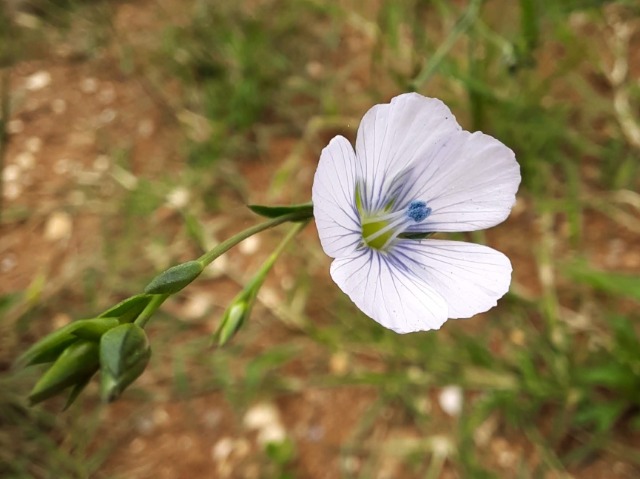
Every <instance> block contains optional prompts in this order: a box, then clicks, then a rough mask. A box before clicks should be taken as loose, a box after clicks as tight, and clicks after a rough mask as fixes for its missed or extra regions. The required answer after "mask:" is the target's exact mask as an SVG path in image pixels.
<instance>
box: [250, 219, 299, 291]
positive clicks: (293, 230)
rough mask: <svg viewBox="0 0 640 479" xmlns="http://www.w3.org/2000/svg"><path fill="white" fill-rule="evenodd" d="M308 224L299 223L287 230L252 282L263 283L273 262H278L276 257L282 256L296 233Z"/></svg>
mask: <svg viewBox="0 0 640 479" xmlns="http://www.w3.org/2000/svg"><path fill="white" fill-rule="evenodd" d="M308 224H309V221H301V222H299V223H296V225H295V226H294V227H293V228H291V229H290V230H289V232H288V233H287V235H286V236H285V237H284V238H283V239H282V241H281V242H280V244H279V245H278V246H277V247H276V249H275V250H273V252H272V253H271V254H270V255H269V257H268V258H267V259H266V260H265V262H264V263H263V264H262V266H260V270H259V271H258V273H257V274H256V276H255V278H254V280H253V281H254V282H255V281H256V280H257V281H259V282H260V283H262V282H263V281H264V279H265V277H266V276H267V273H269V271H270V270H271V268H272V267H273V265H274V264H275V262H276V261H277V260H278V257H279V256H280V255H281V254H282V252H283V251H284V249H285V248H286V247H287V245H288V244H289V242H290V241H291V240H292V239H293V238H294V237H295V236H296V235H297V234H298V233H300V231H302V230H303V229H304V228H305V226H307V225H308Z"/></svg>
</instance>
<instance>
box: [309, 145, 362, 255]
mask: <svg viewBox="0 0 640 479" xmlns="http://www.w3.org/2000/svg"><path fill="white" fill-rule="evenodd" d="M356 161H357V160H356V155H355V152H354V151H353V147H352V146H351V143H349V141H348V140H347V139H346V138H344V137H342V136H336V137H335V138H334V139H332V140H331V142H329V144H328V145H327V146H326V148H324V150H322V155H321V156H320V163H319V164H318V169H317V170H316V174H315V177H314V180H313V189H312V200H313V215H314V217H315V222H316V227H317V228H318V236H319V237H320V243H321V244H322V249H324V251H325V253H327V254H328V255H329V256H331V257H334V258H335V257H338V256H347V255H349V254H351V253H352V252H353V251H354V250H355V249H356V247H357V246H358V245H359V244H360V243H361V241H362V234H361V227H360V218H359V215H358V211H357V208H356V204H355V188H356V169H357V166H356Z"/></svg>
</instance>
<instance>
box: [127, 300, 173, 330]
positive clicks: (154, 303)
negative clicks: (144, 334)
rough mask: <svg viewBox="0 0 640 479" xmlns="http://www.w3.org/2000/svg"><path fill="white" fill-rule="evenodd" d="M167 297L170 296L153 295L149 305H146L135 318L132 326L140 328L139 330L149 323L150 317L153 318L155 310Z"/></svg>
mask: <svg viewBox="0 0 640 479" xmlns="http://www.w3.org/2000/svg"><path fill="white" fill-rule="evenodd" d="M169 296H171V295H170V294H156V295H154V296H153V298H151V301H149V304H147V306H146V307H145V308H144V309H143V310H142V312H141V313H140V315H139V316H138V317H137V318H136V320H135V321H134V324H136V325H137V326H140V327H141V328H144V327H145V326H146V324H147V322H148V321H149V319H150V318H151V316H153V313H155V312H156V310H157V309H158V308H159V307H160V305H161V304H162V303H164V301H165V299H167V298H168V297H169Z"/></svg>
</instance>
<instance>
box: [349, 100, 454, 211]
mask: <svg viewBox="0 0 640 479" xmlns="http://www.w3.org/2000/svg"><path fill="white" fill-rule="evenodd" d="M460 129H461V128H460V126H459V125H458V123H457V122H456V119H455V117H454V116H453V113H451V110H449V108H448V107H447V106H446V105H445V104H444V103H442V102H441V101H440V100H438V99H435V98H427V97H424V96H421V95H418V94H417V93H406V94H403V95H399V96H397V97H395V98H394V99H393V100H391V103H388V104H383V105H376V106H374V107H373V108H371V109H370V110H369V111H368V112H367V113H366V114H365V116H364V117H363V118H362V121H361V122H360V126H359V128H358V136H357V139H356V154H357V157H358V170H357V171H358V174H359V177H360V178H361V179H362V180H363V183H364V188H363V202H364V205H365V208H366V209H367V210H369V211H375V210H379V209H382V208H384V206H386V204H387V203H388V202H389V201H390V200H391V199H392V198H390V196H392V195H390V194H389V193H390V191H389V190H390V189H391V187H392V182H393V181H394V180H395V179H396V178H397V177H398V176H399V175H404V174H405V172H407V171H410V170H411V169H412V168H413V165H414V163H415V162H416V161H423V160H424V158H425V157H428V156H429V155H430V154H432V152H434V151H437V150H438V149H439V147H440V146H439V145H440V144H441V142H442V140H443V139H444V138H446V137H448V136H449V135H451V134H452V133H454V132H457V131H460ZM412 199H417V198H412Z"/></svg>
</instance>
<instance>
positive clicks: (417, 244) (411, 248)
mask: <svg viewBox="0 0 640 479" xmlns="http://www.w3.org/2000/svg"><path fill="white" fill-rule="evenodd" d="M393 254H394V255H396V256H397V257H398V258H399V259H400V260H401V261H402V262H403V263H405V264H409V265H412V267H413V271H414V273H415V274H416V275H417V276H420V277H421V279H422V280H423V281H425V282H426V283H428V284H429V285H430V286H431V287H432V288H433V289H434V290H435V291H437V292H438V294H440V295H441V296H442V297H443V298H444V299H445V300H446V302H447V305H448V308H449V309H448V311H449V317H450V318H469V317H471V316H473V315H475V314H478V313H482V312H484V311H487V310H488V309H490V308H492V307H493V306H495V305H496V304H497V301H498V299H500V298H501V297H502V296H504V295H505V293H506V292H507V291H508V290H509V283H510V282H511V271H512V269H511V262H510V261H509V258H507V257H506V256H505V255H504V254H502V253H500V252H499V251H496V250H494V249H491V248H489V247H487V246H482V245H477V244H472V243H464V242H461V241H444V240H434V239H429V240H422V241H411V240H404V241H401V242H399V243H398V244H396V245H395V246H394V250H393Z"/></svg>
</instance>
